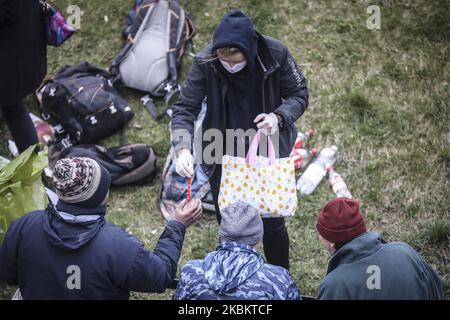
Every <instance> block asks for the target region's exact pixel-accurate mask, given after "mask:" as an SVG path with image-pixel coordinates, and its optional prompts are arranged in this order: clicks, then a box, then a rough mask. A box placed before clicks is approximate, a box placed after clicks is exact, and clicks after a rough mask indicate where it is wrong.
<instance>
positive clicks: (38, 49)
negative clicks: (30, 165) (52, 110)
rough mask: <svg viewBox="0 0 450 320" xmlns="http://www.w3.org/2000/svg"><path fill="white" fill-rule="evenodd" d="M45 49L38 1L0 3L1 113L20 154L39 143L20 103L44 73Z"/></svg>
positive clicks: (9, 0) (43, 29) (19, 0)
mask: <svg viewBox="0 0 450 320" xmlns="http://www.w3.org/2000/svg"><path fill="white" fill-rule="evenodd" d="M46 45H47V42H46V34H45V21H44V16H43V12H42V8H41V5H40V4H39V1H38V0H0V48H1V50H0V112H2V114H3V117H4V119H5V121H6V124H7V126H8V128H9V130H10V132H11V135H12V137H13V139H14V141H15V143H16V145H17V148H18V150H19V152H22V151H24V150H25V149H26V148H28V147H29V146H30V145H33V144H35V143H37V142H38V138H37V135H36V131H35V129H34V125H33V122H32V121H31V118H30V116H29V114H28V112H27V110H26V109H25V106H24V103H23V100H24V98H25V97H26V96H27V95H29V94H30V93H32V92H33V91H34V90H36V89H37V87H38V86H39V84H40V83H41V82H42V79H43V78H44V76H45V74H46V72H47V47H46Z"/></svg>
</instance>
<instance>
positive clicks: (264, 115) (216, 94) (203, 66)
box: [172, 11, 308, 268]
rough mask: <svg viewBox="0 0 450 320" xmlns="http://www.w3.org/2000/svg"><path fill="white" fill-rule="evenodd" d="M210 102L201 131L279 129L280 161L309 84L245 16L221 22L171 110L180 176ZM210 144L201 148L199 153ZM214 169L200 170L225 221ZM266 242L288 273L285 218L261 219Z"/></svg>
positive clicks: (187, 171) (188, 165) (187, 168)
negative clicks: (201, 115)
mask: <svg viewBox="0 0 450 320" xmlns="http://www.w3.org/2000/svg"><path fill="white" fill-rule="evenodd" d="M205 97H206V100H207V110H206V114H205V118H204V120H203V124H202V126H203V127H202V129H203V132H205V131H206V130H208V129H218V130H220V132H221V133H222V135H223V136H225V132H226V130H227V129H234V130H236V129H242V130H244V131H246V130H248V129H265V130H266V132H269V133H273V132H275V131H277V130H279V139H278V141H279V150H278V152H279V155H280V157H288V156H289V154H290V152H291V151H292V147H293V145H294V141H295V138H296V136H297V130H296V127H295V124H294V122H295V121H296V120H297V119H298V118H299V117H300V116H301V115H302V114H303V112H304V111H305V109H306V108H307V106H308V89H307V85H306V79H305V77H304V76H303V74H302V72H301V71H300V70H299V68H298V66H297V63H296V62H295V60H294V58H293V57H292V56H291V54H290V53H289V50H288V48H287V47H286V46H285V45H284V44H282V43H281V42H280V41H278V40H276V39H273V38H271V37H268V36H265V35H261V34H260V33H258V32H256V31H255V30H254V28H253V24H252V22H251V20H250V18H248V17H247V16H246V15H245V14H244V13H242V12H241V11H232V12H230V13H228V14H226V15H225V16H224V17H223V19H222V21H221V23H220V25H219V26H218V27H217V29H216V31H215V32H214V37H213V43H212V44H210V45H208V46H207V47H206V48H204V49H203V50H202V52H200V53H199V54H198V56H197V57H196V58H195V59H194V61H193V64H192V68H191V70H190V72H189V75H188V78H187V80H186V81H185V83H184V84H183V86H182V88H181V97H180V99H179V101H178V102H177V103H176V104H175V105H174V107H173V116H172V138H173V141H172V143H173V145H174V148H175V151H176V152H175V153H176V155H177V160H176V169H177V172H178V174H180V175H181V176H184V177H189V176H191V175H192V174H193V171H194V170H193V165H194V159H193V156H192V152H191V149H192V144H193V141H192V138H190V137H193V136H194V121H196V119H197V116H198V114H199V112H200V110H201V102H202V100H203V99H204V98H205ZM186 132H187V133H188V135H187V136H188V138H187V139H186ZM227 138H229V137H226V139H227ZM208 144H209V142H207V141H202V150H199V151H200V152H202V151H203V150H204V149H205V147H206V146H207V145H208ZM247 148H248V141H247V142H246V149H247ZM233 155H234V154H233ZM216 164H217V163H214V164H212V165H209V164H207V163H205V162H202V164H201V165H202V169H203V170H204V171H205V173H206V174H207V175H208V176H209V177H210V180H209V181H210V184H211V191H212V195H213V198H214V202H215V204H216V215H217V218H218V220H219V222H220V212H219V209H218V203H217V202H218V194H219V186H220V179H221V172H222V170H221V169H222V168H221V166H220V165H216ZM263 242H264V251H265V255H266V258H267V261H268V262H269V263H271V264H276V265H280V266H282V267H285V268H289V238H288V234H287V230H286V226H285V221H284V219H283V218H270V219H264V240H263Z"/></svg>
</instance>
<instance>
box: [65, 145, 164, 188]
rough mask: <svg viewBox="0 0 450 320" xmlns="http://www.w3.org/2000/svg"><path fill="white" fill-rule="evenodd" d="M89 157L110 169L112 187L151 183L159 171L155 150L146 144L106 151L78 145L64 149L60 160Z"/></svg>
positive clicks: (100, 147)
mask: <svg viewBox="0 0 450 320" xmlns="http://www.w3.org/2000/svg"><path fill="white" fill-rule="evenodd" d="M69 157H88V158H92V159H94V160H96V161H97V162H98V163H100V164H101V165H103V166H104V167H105V168H106V169H108V171H109V173H110V174H111V183H112V185H115V186H119V185H130V184H131V185H142V184H146V183H151V182H152V181H153V178H154V177H155V174H156V170H157V159H156V155H155V153H154V152H153V149H152V148H150V147H149V146H147V145H145V144H139V143H137V144H129V145H125V146H119V147H113V148H109V149H106V148H104V147H102V146H98V145H76V146H71V147H69V148H67V149H64V150H63V151H62V152H61V153H60V154H59V159H62V158H69Z"/></svg>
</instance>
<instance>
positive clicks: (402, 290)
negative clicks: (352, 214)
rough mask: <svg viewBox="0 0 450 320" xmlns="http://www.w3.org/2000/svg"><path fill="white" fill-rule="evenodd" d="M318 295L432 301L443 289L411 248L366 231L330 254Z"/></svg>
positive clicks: (437, 278) (322, 296)
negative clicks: (387, 241)
mask: <svg viewBox="0 0 450 320" xmlns="http://www.w3.org/2000/svg"><path fill="white" fill-rule="evenodd" d="M378 276H379V277H378ZM378 279H379V281H377V280H378ZM318 298H319V299H325V300H326V299H330V300H331V299H332V300H348V299H351V300H353V299H362V300H373V299H382V300H391V299H396V300H400V299H401V300H404V299H407V300H410V299H420V300H430V299H432V300H434V299H443V298H444V292H443V283H442V280H441V279H440V278H439V276H438V275H437V274H436V272H435V271H434V270H433V269H432V268H431V267H430V266H429V265H428V264H427V263H426V262H425V261H424V260H423V258H422V257H421V256H420V255H419V254H418V253H417V252H416V251H415V250H414V249H413V248H411V247H410V246H408V245H407V244H405V243H401V242H391V243H386V242H385V241H384V240H383V239H382V238H381V237H380V235H379V234H378V233H375V232H367V233H364V234H363V235H361V236H360V237H358V238H355V239H353V240H352V241H351V242H349V243H347V244H345V245H344V246H343V247H341V248H340V249H338V250H337V251H336V252H335V254H334V255H333V256H332V257H331V259H330V261H329V264H328V270H327V276H326V277H325V279H324V280H323V281H322V283H321V285H320V291H319V296H318Z"/></svg>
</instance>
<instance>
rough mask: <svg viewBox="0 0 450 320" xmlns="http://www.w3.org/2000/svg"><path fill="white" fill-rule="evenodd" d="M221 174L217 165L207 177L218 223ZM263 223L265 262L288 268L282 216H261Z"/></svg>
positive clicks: (287, 251)
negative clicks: (209, 176)
mask: <svg viewBox="0 0 450 320" xmlns="http://www.w3.org/2000/svg"><path fill="white" fill-rule="evenodd" d="M221 176H222V167H221V166H220V165H217V166H216V169H215V171H214V174H213V175H212V177H211V178H210V179H209V183H210V185H211V193H212V196H213V200H214V206H215V207H216V217H217V221H218V222H219V224H220V221H221V219H222V217H221V216H220V210H219V203H218V198H219V189H220V178H221ZM263 224H264V237H263V244H264V255H265V256H266V260H267V262H268V263H270V264H274V265H277V266H281V267H284V268H286V269H289V235H288V232H287V228H286V223H285V220H284V218H263Z"/></svg>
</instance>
